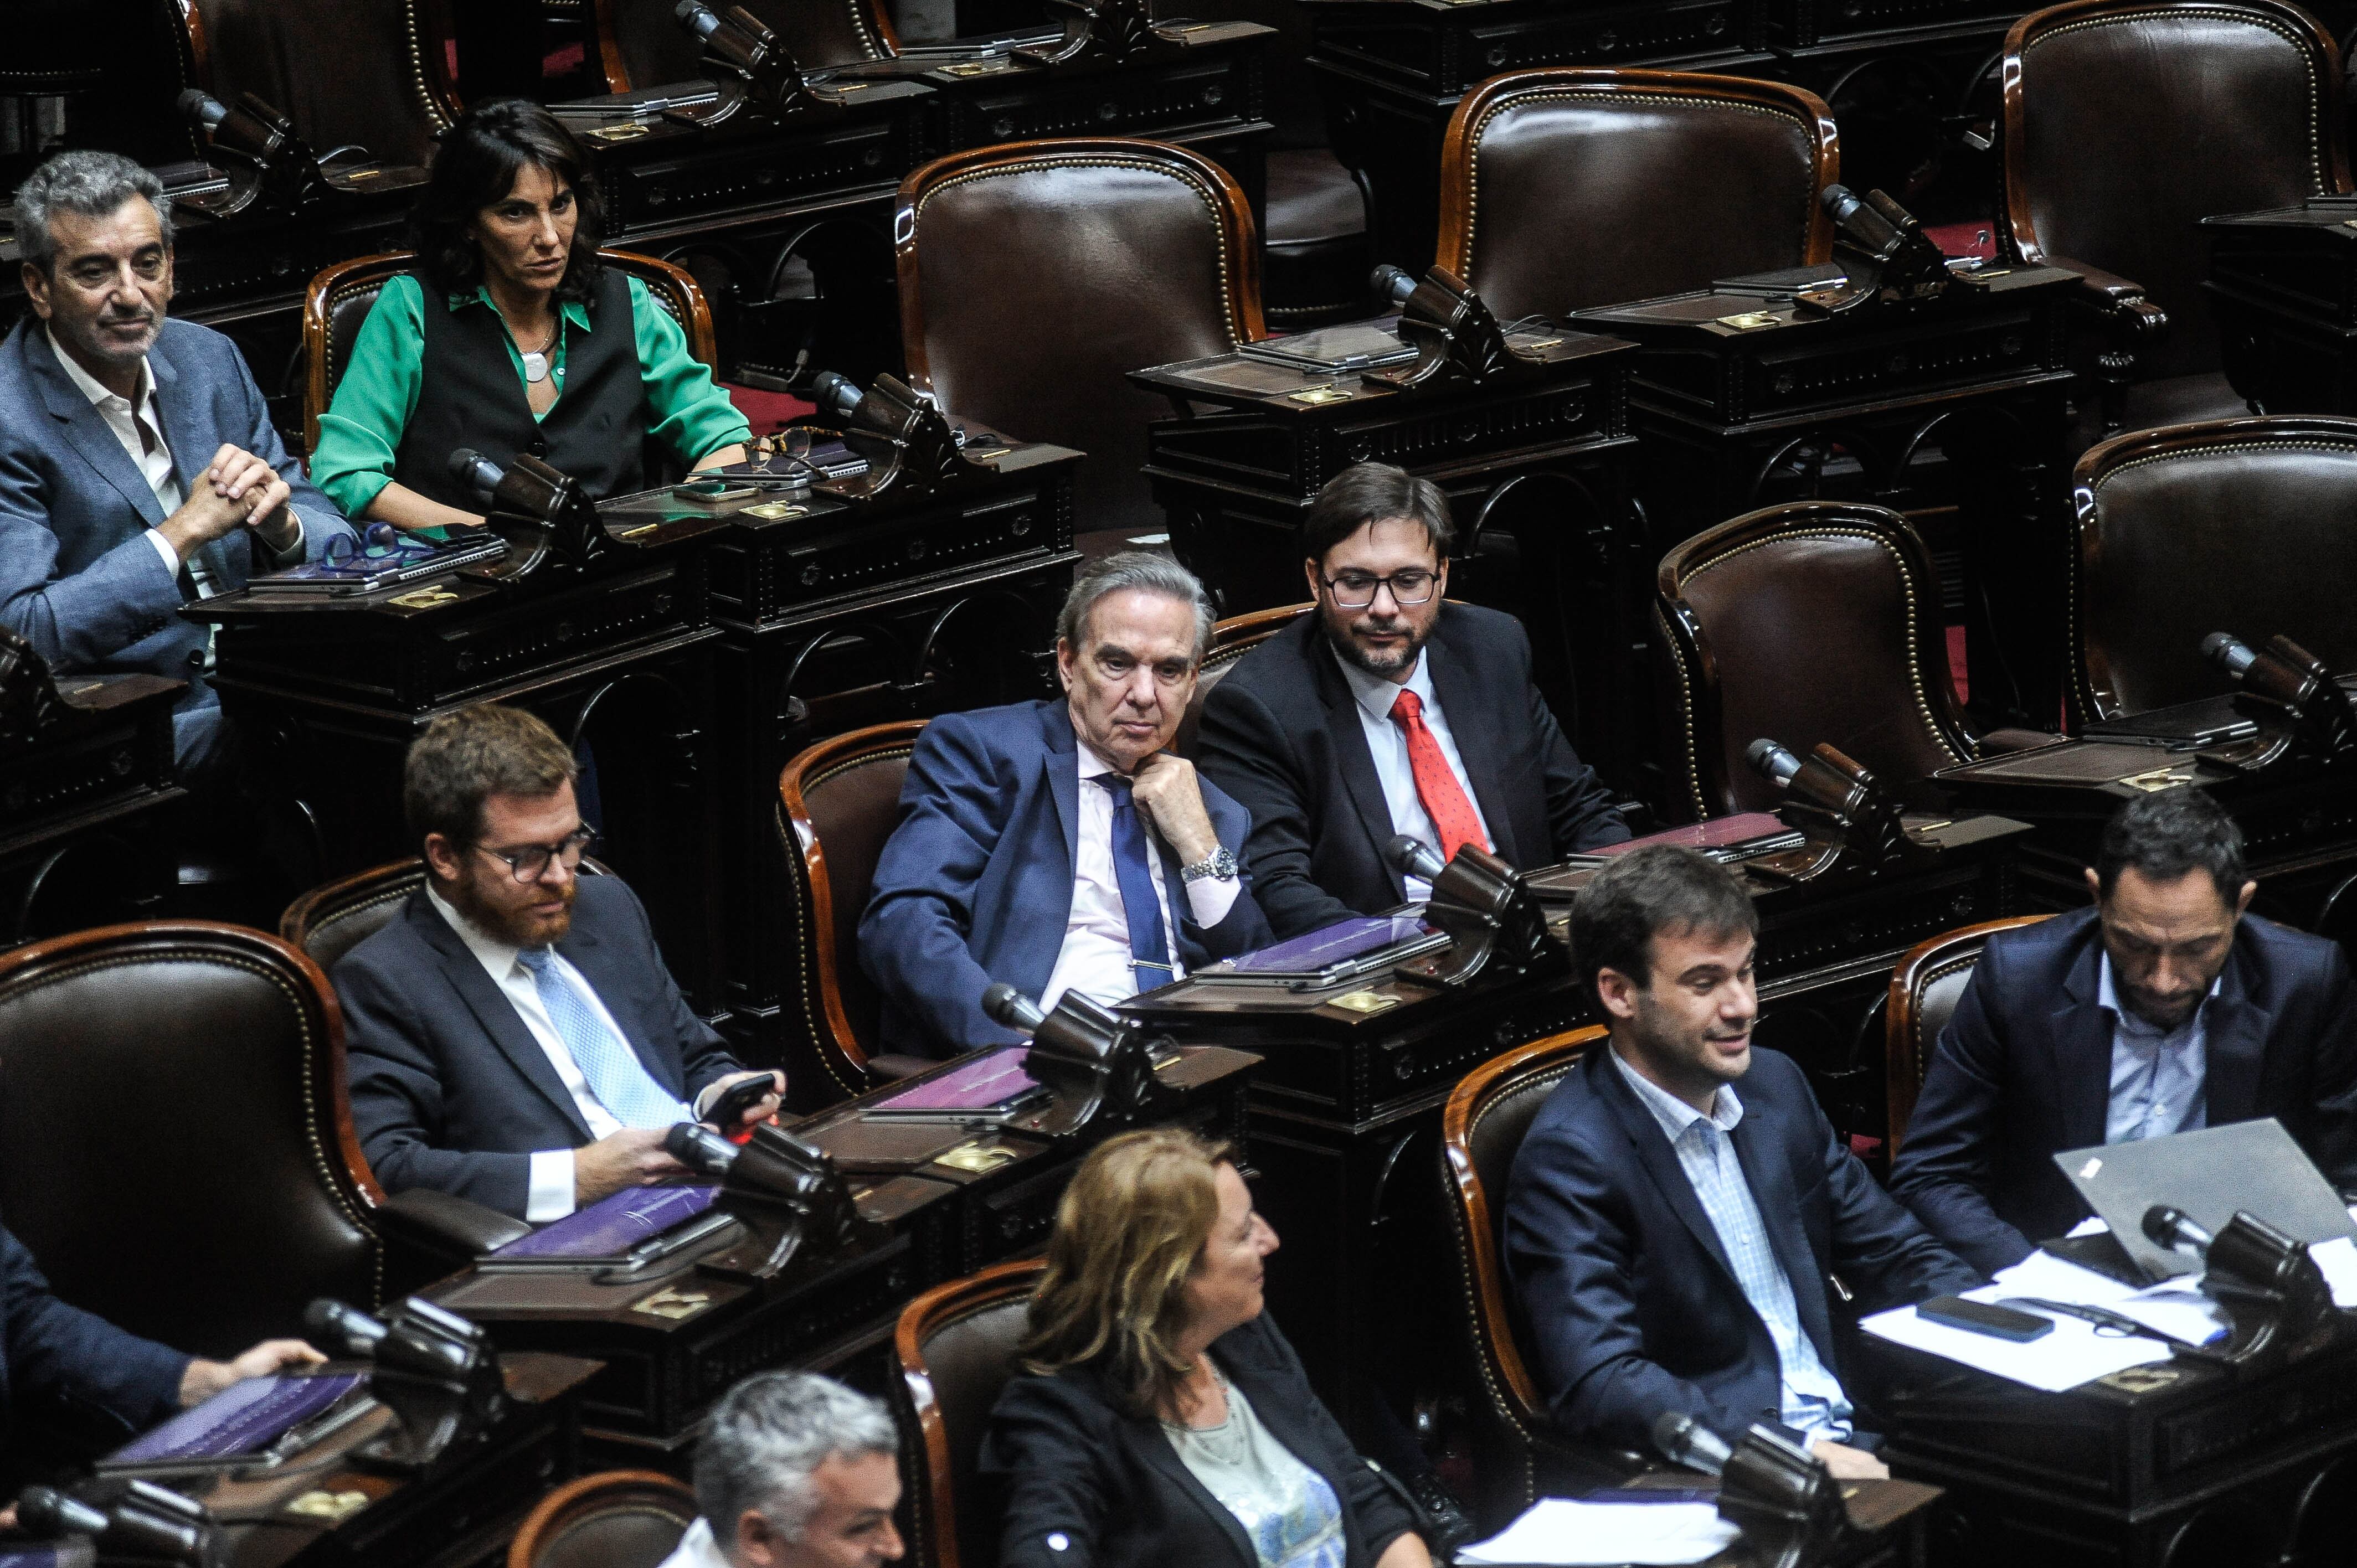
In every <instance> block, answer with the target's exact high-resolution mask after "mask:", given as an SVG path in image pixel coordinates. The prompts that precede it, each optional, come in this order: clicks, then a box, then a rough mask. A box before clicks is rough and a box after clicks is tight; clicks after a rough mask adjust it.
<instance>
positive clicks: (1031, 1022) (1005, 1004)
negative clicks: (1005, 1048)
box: [982, 980, 1048, 1035]
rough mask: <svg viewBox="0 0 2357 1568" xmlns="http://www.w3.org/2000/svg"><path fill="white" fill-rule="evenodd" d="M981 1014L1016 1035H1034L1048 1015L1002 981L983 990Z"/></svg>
mask: <svg viewBox="0 0 2357 1568" xmlns="http://www.w3.org/2000/svg"><path fill="white" fill-rule="evenodd" d="M982 1010H983V1013H984V1014H985V1015H986V1016H987V1017H988V1018H989V1019H990V1021H991V1022H992V1023H994V1024H998V1025H1001V1026H1005V1027H1006V1028H1009V1029H1012V1030H1014V1031H1015V1032H1016V1033H1017V1034H1018V1035H1036V1034H1038V1033H1039V1026H1040V1025H1042V1024H1044V1023H1046V1022H1047V1021H1048V1015H1047V1014H1045V1013H1043V1012H1041V1011H1040V1010H1039V1004H1038V1003H1037V1002H1034V1001H1032V1000H1031V998H1029V997H1028V996H1026V995H1024V994H1023V993H1021V992H1020V991H1017V990H1016V989H1015V987H1013V986H1011V985H1009V984H1007V983H1006V982H1005V981H1003V980H994V981H992V982H991V983H989V984H988V985H986V986H985V987H984V988H983V992H982Z"/></svg>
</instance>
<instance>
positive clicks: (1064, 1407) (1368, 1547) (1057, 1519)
mask: <svg viewBox="0 0 2357 1568" xmlns="http://www.w3.org/2000/svg"><path fill="white" fill-rule="evenodd" d="M1211 1359H1213V1360H1215V1361H1217V1362H1218V1363H1219V1364H1220V1369H1221V1370H1222V1371H1223V1372H1225V1373H1226V1374H1227V1375H1228V1380H1229V1382H1231V1383H1232V1384H1233V1385H1234V1386H1235V1387H1236V1388H1237V1389H1239V1390H1241V1391H1243V1396H1244V1398H1246V1399H1247V1400H1250V1401H1251V1402H1252V1407H1253V1413H1254V1414H1255V1415H1257V1416H1259V1417H1260V1420H1261V1424H1262V1425H1264V1426H1265V1427H1267V1428H1268V1431H1269V1434H1270V1435H1271V1436H1273V1437H1275V1439H1276V1440H1277V1441H1278V1442H1279V1443H1282V1444H1285V1446H1286V1450H1287V1451H1288V1452H1290V1453H1291V1454H1292V1455H1293V1456H1294V1457H1295V1458H1297V1459H1298V1460H1300V1461H1301V1462H1302V1463H1303V1464H1305V1465H1307V1466H1309V1467H1310V1468H1311V1469H1313V1470H1315V1471H1317V1472H1318V1474H1319V1475H1320V1476H1323V1477H1325V1478H1326V1484H1327V1485H1328V1486H1329V1487H1333V1488H1334V1497H1335V1500H1336V1501H1338V1502H1340V1504H1341V1505H1342V1528H1343V1532H1344V1535H1345V1537H1346V1538H1347V1541H1348V1548H1349V1556H1348V1558H1347V1559H1346V1561H1347V1562H1348V1563H1349V1565H1350V1568H1373V1564H1374V1562H1375V1560H1376V1559H1377V1558H1379V1557H1381V1556H1382V1555H1383V1552H1384V1551H1385V1550H1386V1549H1387V1548H1388V1547H1389V1546H1390V1545H1391V1543H1392V1542H1393V1541H1396V1540H1397V1539H1399V1537H1401V1536H1402V1535H1405V1533H1407V1531H1408V1530H1411V1529H1412V1528H1414V1525H1415V1520H1414V1517H1413V1516H1412V1515H1411V1514H1410V1513H1409V1512H1408V1509H1407V1507H1406V1505H1405V1504H1404V1503H1402V1502H1401V1501H1400V1500H1399V1498H1397V1497H1396V1496H1394V1493H1393V1492H1392V1490H1391V1488H1390V1487H1387V1486H1386V1485H1384V1483H1383V1478H1382V1477H1380V1476H1378V1475H1377V1474H1376V1473H1375V1472H1374V1470H1373V1469H1372V1468H1371V1467H1369V1466H1368V1464H1367V1462H1366V1461H1365V1460H1364V1459H1361V1457H1359V1455H1358V1454H1357V1452H1356V1451H1355V1450H1353V1449H1352V1448H1351V1440H1350V1439H1349V1438H1348V1437H1346V1436H1344V1435H1343V1434H1342V1429H1341V1428H1340V1426H1338V1425H1336V1424H1335V1422H1334V1418H1333V1416H1331V1415H1329V1413H1327V1410H1326V1406H1325V1405H1324V1404H1323V1403H1321V1402H1319V1400H1318V1396H1317V1394H1316V1393H1314V1392H1312V1391H1311V1390H1310V1387H1309V1380H1308V1377H1307V1376H1305V1375H1304V1374H1303V1372H1302V1370H1301V1361H1300V1359H1299V1358H1297V1356H1295V1354H1294V1353H1293V1347H1292V1346H1291V1345H1289V1344H1287V1343H1286V1338H1285V1336H1284V1335H1283V1334H1281V1333H1280V1332H1278V1330H1277V1326H1276V1324H1275V1321H1274V1320H1272V1319H1271V1318H1270V1317H1269V1316H1268V1315H1267V1314H1266V1313H1263V1314H1261V1316H1258V1317H1256V1318H1254V1320H1253V1321H1252V1322H1250V1323H1247V1324H1245V1325H1244V1326H1243V1327H1241V1328H1233V1329H1230V1330H1229V1331H1228V1332H1227V1333H1225V1334H1223V1335H1222V1336H1221V1337H1219V1338H1217V1339H1215V1340H1213V1341H1212V1342H1211ZM979 1473H980V1474H981V1475H982V1476H983V1477H984V1478H985V1484H986V1486H987V1487H989V1489H990V1490H991V1491H993V1492H994V1493H995V1494H996V1500H998V1501H1002V1502H1003V1503H1004V1505H1005V1510H1006V1511H1005V1514H1004V1520H1005V1522H1004V1523H1003V1524H1002V1525H1001V1527H1000V1530H999V1562H1000V1563H1001V1564H1002V1568H1166V1565H1173V1564H1180V1563H1183V1564H1185V1565H1186V1568H1258V1564H1259V1562H1260V1559H1259V1558H1258V1557H1257V1556H1255V1555H1254V1552H1253V1546H1252V1541H1251V1539H1250V1538H1249V1537H1247V1536H1246V1535H1245V1534H1244V1530H1243V1526H1242V1525H1241V1524H1239V1523H1237V1522H1236V1516H1235V1515H1233V1514H1232V1513H1230V1512H1229V1511H1228V1510H1227V1508H1226V1507H1225V1506H1224V1505H1223V1504H1222V1503H1221V1502H1220V1500H1219V1499H1218V1498H1214V1497H1213V1496H1212V1495H1211V1493H1210V1492H1209V1491H1208V1490H1206V1489H1205V1487H1204V1486H1203V1484H1202V1483H1201V1482H1200V1481H1198V1480H1197V1479H1196V1478H1195V1476H1194V1473H1193V1472H1192V1471H1190V1470H1189V1469H1188V1468H1187V1466H1186V1464H1185V1463H1184V1462H1183V1461H1181V1460H1180V1459H1179V1451H1178V1450H1177V1449H1175V1448H1173V1447H1171V1446H1170V1439H1169V1438H1168V1437H1167V1436H1165V1435H1164V1434H1163V1432H1162V1426H1161V1423H1159V1422H1156V1421H1152V1420H1147V1419H1144V1418H1141V1417H1138V1416H1134V1415H1128V1414H1125V1413H1124V1412H1123V1411H1122V1410H1121V1408H1120V1406H1119V1405H1118V1404H1117V1403H1116V1402H1114V1397H1113V1395H1112V1393H1111V1392H1110V1391H1108V1390H1107V1388H1106V1387H1105V1384H1104V1381H1103V1379H1102V1378H1100V1377H1099V1376H1098V1375H1097V1374H1096V1372H1095V1370H1094V1369H1092V1368H1085V1367H1080V1368H1067V1369H1064V1370H1063V1371H1061V1372H1059V1373H1057V1374H1056V1375H1055V1376H1053V1377H1048V1378H1040V1377H1018V1378H1017V1379H1016V1380H1014V1381H1012V1382H1010V1383H1008V1384H1007V1385H1006V1391H1004V1392H1002V1393H1001V1394H1000V1395H999V1396H998V1404H997V1406H996V1408H995V1409H994V1410H993V1411H992V1412H991V1413H990V1430H989V1431H988V1432H987V1433H985V1434H984V1436H983V1440H982V1454H981V1458H980V1461H979ZM1058 1534H1060V1535H1062V1536H1063V1537H1064V1538H1065V1541H1066V1545H1065V1548H1064V1550H1062V1551H1060V1552H1059V1551H1056V1550H1055V1549H1054V1548H1052V1547H1050V1546H1049V1544H1048V1539H1049V1536H1051V1535H1058Z"/></svg>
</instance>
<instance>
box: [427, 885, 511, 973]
mask: <svg viewBox="0 0 2357 1568" xmlns="http://www.w3.org/2000/svg"><path fill="white" fill-rule="evenodd" d="M425 901H426V902H427V903H429V904H431V905H433V906H434V912H435V913H436V914H437V915H439V916H441V917H442V918H443V919H445V920H447V921H448V922H449V925H450V929H452V930H454V931H456V932H457V933H458V940H460V941H462V942H464V943H466V944H467V950H468V952H470V953H473V954H474V955H475V957H476V959H477V960H478V961H479V962H480V963H481V964H482V966H483V967H484V968H485V969H488V970H490V972H492V973H493V974H507V973H510V972H512V971H513V970H514V968H515V965H516V955H517V954H518V953H520V952H522V948H520V947H517V946H516V945H515V944H514V943H512V942H506V941H502V940H500V939H499V938H497V937H495V936H493V935H491V934H490V932H489V931H487V930H485V929H482V928H481V927H480V926H478V925H477V924H475V922H474V921H472V920H470V919H468V918H467V917H466V916H464V915H462V914H460V913H459V912H458V908H457V905H455V904H453V903H451V902H450V901H449V900H448V899H447V898H445V897H442V895H441V894H439V893H437V892H436V891H435V890H434V879H433V877H432V876H431V875H428V876H427V877H426V879H425Z"/></svg>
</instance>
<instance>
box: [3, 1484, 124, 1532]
mask: <svg viewBox="0 0 2357 1568" xmlns="http://www.w3.org/2000/svg"><path fill="white" fill-rule="evenodd" d="M16 1522H17V1523H18V1524H20V1525H22V1526H23V1527H24V1528H25V1529H27V1530H31V1531H32V1532H33V1533H34V1534H36V1535H46V1536H66V1535H103V1534H105V1533H106V1526H107V1518H106V1515H104V1514H103V1513H101V1512H100V1511H99V1510H98V1509H94V1508H92V1507H91V1506H90V1505H89V1504H88V1503H85V1502H79V1501H77V1500H75V1499H74V1498H70V1497H68V1496H66V1495H65V1494H64V1493H63V1492H60V1491H59V1490H58V1489H57V1488H56V1487H26V1488H25V1489H24V1490H23V1491H22V1492H20V1493H18V1494H17V1497H16Z"/></svg>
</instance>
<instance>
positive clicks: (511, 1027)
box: [335, 876, 738, 1218]
mask: <svg viewBox="0 0 2357 1568" xmlns="http://www.w3.org/2000/svg"><path fill="white" fill-rule="evenodd" d="M580 888H581V892H580V896H579V897H578V898H577V899H576V900H575V902H574V906H573V930H572V932H571V934H569V935H568V936H566V937H565V940H563V941H561V942H559V943H557V944H556V950H557V951H558V952H560V953H562V954H564V955H565V961H567V962H569V963H571V964H572V965H573V966H574V967H575V968H576V969H578V970H579V971H580V972H581V973H582V975H583V977H584V978H586V979H587V981H588V982H589V983H590V985H591V986H592V987H593V988H594V989H595V990H596V991H597V999H598V1000H599V1001H601V1002H603V1003H604V1004H606V1011H607V1012H608V1013H611V1014H612V1015H614V1022H615V1023H617V1024H619V1025H620V1026H621V1028H622V1033H623V1034H624V1035H625V1036H628V1037H629V1039H630V1048H631V1049H632V1050H634V1051H636V1052H637V1053H638V1055H639V1060H640V1062H642V1063H644V1064H645V1066H646V1069H647V1071H648V1072H650V1073H651V1074H652V1075H653V1076H654V1079H655V1081H656V1082H657V1083H660V1084H662V1086H663V1088H665V1089H667V1090H670V1091H671V1092H672V1093H673V1094H674V1095H676V1096H678V1097H679V1098H680V1099H681V1100H683V1101H691V1102H692V1101H694V1097H695V1096H696V1095H697V1094H699V1093H701V1092H702V1091H703V1090H704V1089H705V1086H706V1085H708V1084H710V1083H711V1082H712V1081H713V1080H714V1079H718V1078H722V1077H725V1076H726V1075H727V1074H729V1073H732V1072H735V1071H737V1070H738V1067H737V1061H736V1059H735V1058H732V1057H730V1056H729V1054H728V1051H727V1047H725V1046H724V1045H722V1043H721V1040H720V1036H718V1035H716V1034H714V1033H713V1032H712V1030H711V1028H710V1027H709V1026H706V1025H705V1022H704V1020H702V1019H701V1018H698V1017H697V1016H696V1015H694V1013H693V1012H692V1011H690V1010H689V1008H688V1005H687V1000H686V998H684V997H683V996H682V995H680V993H679V987H678V985H676V984H675V983H673V980H672V977H671V972H670V971H669V970H667V969H665V968H664V967H663V961H662V953H661V952H660V951H658V950H656V948H655V937H654V931H653V929H651V928H650V927H649V926H648V924H647V912H646V910H645V908H642V907H641V906H640V903H639V899H638V895H636V894H634V893H632V892H631V891H630V887H629V886H627V885H626V884H624V883H623V881H622V880H621V878H619V877H617V876H585V877H583V878H581V882H580ZM335 982H336V995H337V997H338V999H339V1000H340V1001H341V1002H342V1003H343V1006H344V1023H345V1026H346V1028H347V1029H348V1031H349V1032H350V1041H351V1058H350V1059H351V1092H352V1125H353V1128H354V1130H355V1131H356V1132H358V1133H359V1134H360V1140H361V1153H362V1154H364V1155H367V1156H368V1162H369V1165H370V1166H371V1168H372V1169H374V1170H375V1172H376V1176H377V1179H378V1180H379V1181H381V1182H382V1183H383V1184H384V1188H385V1190H386V1191H387V1192H401V1191H404V1190H405V1189H407V1188H409V1187H433V1188H435V1189H436V1190H437V1191H441V1192H447V1193H455V1194H456V1195H457V1196H458V1197H465V1198H471V1199H473V1200H474V1201H475V1202H477V1203H480V1204H483V1205H486V1206H487V1207H489V1208H496V1209H498V1210H500V1212H501V1213H503V1214H512V1215H515V1216H517V1217H518V1218H521V1217H522V1214H523V1211H524V1205H525V1200H526V1198H527V1197H529V1194H530V1187H531V1182H532V1171H531V1166H532V1160H531V1156H532V1155H533V1153H534V1152H535V1151H537V1150H542V1149H574V1148H579V1147H580V1146H581V1145H582V1144H587V1143H588V1142H589V1141H590V1138H589V1128H588V1124H587V1123H586V1122H583V1121H582V1120H581V1112H580V1110H579V1109H578V1108H577V1107H576V1105H575V1104H574V1103H573V1097H572V1096H571V1095H570V1094H567V1093H566V1092H565V1084H564V1080H563V1079H559V1078H558V1077H557V1076H556V1069H554V1067H552V1066H550V1065H549V1061H548V1053H547V1052H545V1051H544V1050H542V1049H541V1048H540V1043H539V1042H538V1041H537V1040H535V1039H533V1035H532V1031H531V1030H530V1029H528V1028H526V1027H524V1022H523V1020H522V1018H521V1017H519V1016H518V1015H517V1014H516V1010H515V1004H513V1003H511V1002H510V1001H509V1000H508V999H507V996H506V993H503V992H501V991H500V988H499V987H498V986H497V985H495V984H493V983H492V982H491V977H490V975H489V974H488V973H486V972H484V970H483V966H482V964H481V962H480V961H478V960H477V959H476V957H475V955H474V954H473V953H471V952H469V951H468V950H467V945H466V943H465V942H463V941H461V940H459V937H458V933H457V932H456V931H454V930H452V929H450V925H449V922H448V921H447V920H445V919H443V918H442V917H441V915H440V914H438V913H437V912H436V910H435V908H434V907H433V906H432V905H431V904H429V903H427V902H426V901H425V893H424V892H423V891H420V892H416V893H413V894H411V895H410V896H409V900H408V902H407V903H405V904H404V905H403V906H402V907H401V913H400V914H399V915H398V916H397V917H395V918H393V920H392V921H391V922H390V923H388V924H387V925H386V926H385V928H384V929H382V930H381V931H379V932H377V933H376V934H375V935H374V936H372V937H371V938H369V939H368V940H366V941H364V942H362V943H361V944H360V945H359V946H358V947H356V948H354V949H353V950H351V951H350V952H349V953H347V954H345V955H344V959H343V961H341V962H340V963H339V964H337V965H336V973H335Z"/></svg>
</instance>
